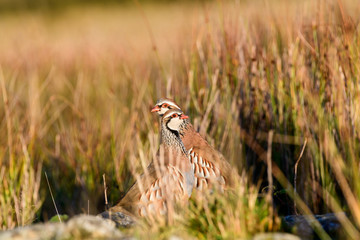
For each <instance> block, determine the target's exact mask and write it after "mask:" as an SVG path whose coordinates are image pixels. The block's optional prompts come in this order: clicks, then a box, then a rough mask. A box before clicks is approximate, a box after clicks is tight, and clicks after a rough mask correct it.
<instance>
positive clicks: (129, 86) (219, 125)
mask: <svg viewBox="0 0 360 240" xmlns="http://www.w3.org/2000/svg"><path fill="white" fill-rule="evenodd" d="M359 10H360V9H359V5H358V4H357V3H356V1H327V2H325V1H320V0H319V1H303V2H301V3H300V2H297V1H271V2H268V1H264V2H263V1H251V2H250V1H249V2H229V3H224V2H222V1H218V2H214V3H207V4H202V5H190V4H188V5H186V4H182V5H180V6H179V5H161V6H158V5H144V6H140V7H134V8H128V7H126V8H121V7H113V8H86V9H81V12H82V13H81V14H79V13H80V9H76V8H73V9H70V10H67V11H64V12H56V14H51V13H49V12H47V13H37V12H23V13H16V15H13V14H8V15H6V14H4V15H2V16H1V19H2V20H1V21H0V29H2V31H3V32H4V33H6V34H5V35H6V36H7V37H6V38H5V37H2V38H0V51H1V53H2V54H1V55H0V66H1V72H0V83H1V91H2V104H0V119H2V120H1V121H0V133H1V136H4V137H3V138H1V139H0V154H1V156H0V180H1V181H0V182H1V184H0V228H1V229H11V228H14V227H16V226H23V225H27V224H30V223H32V222H36V221H46V220H48V219H50V218H51V217H52V216H53V215H55V208H54V205H53V203H52V200H51V197H50V193H49V189H48V186H47V184H46V179H45V176H44V172H46V173H47V174H48V178H49V183H50V185H51V188H52V191H53V195H54V199H55V202H56V205H57V207H58V210H59V212H60V214H68V215H73V214H77V213H82V212H83V213H88V212H89V213H91V214H96V213H98V212H100V211H102V210H103V209H104V202H105V201H104V194H103V193H104V191H103V177H102V176H103V174H105V176H106V184H107V186H108V192H107V193H108V199H109V203H110V204H115V203H116V202H117V201H118V200H119V199H120V198H121V196H123V194H124V193H125V192H126V190H127V189H128V188H129V187H130V186H131V184H132V182H133V180H134V177H133V173H140V172H142V168H143V166H146V165H147V164H148V163H149V160H150V159H151V156H152V152H153V151H154V150H155V151H156V149H157V147H158V141H159V124H158V119H157V118H156V116H153V115H151V114H150V112H149V110H150V107H151V106H153V104H154V103H155V101H156V99H157V98H160V97H163V96H168V97H173V98H175V99H176V101H177V102H178V103H179V104H180V105H181V106H182V108H183V110H184V111H185V112H186V113H187V114H189V115H190V117H191V120H192V122H193V124H194V126H195V127H196V128H197V129H198V130H199V132H200V133H202V134H203V135H204V136H206V138H207V139H208V141H209V142H210V143H211V144H212V145H213V146H215V147H216V148H217V149H219V150H220V151H221V152H223V153H224V155H225V156H226V158H227V159H228V160H229V161H230V162H231V163H232V164H233V165H234V166H235V167H237V168H238V170H239V173H242V176H243V177H242V182H240V183H239V186H238V188H237V189H236V191H235V192H234V193H231V194H228V195H225V196H219V195H215V196H214V195H212V196H207V197H206V198H205V200H204V199H198V198H197V197H194V199H193V200H192V203H191V204H190V207H189V209H188V210H184V211H183V212H181V213H179V216H178V218H177V219H176V220H175V223H174V224H173V225H171V226H168V225H163V224H158V225H150V224H148V223H146V222H144V223H143V225H142V227H140V228H136V229H132V230H129V231H130V232H131V233H132V234H136V235H138V236H149V235H151V236H159V237H166V236H168V234H173V233H175V234H181V235H183V234H185V235H186V236H187V237H193V238H216V239H220V238H229V239H231V238H246V237H249V236H251V235H253V234H254V233H257V232H262V231H277V230H280V231H281V226H280V223H279V216H282V215H287V214H294V213H295V209H294V208H295V207H294V205H295V203H296V207H297V211H298V212H299V213H307V214H310V213H314V214H318V213H319V214H321V213H326V212H346V213H347V215H346V216H344V215H341V216H340V215H339V219H340V222H341V224H342V226H343V229H344V234H345V235H344V237H346V238H349V239H351V238H352V239H356V238H358V237H359V235H360V233H359V230H358V229H359V227H360V200H359V198H360V185H359V184H360V179H359V166H360V161H359V159H360V158H359V155H360V145H359V140H360V119H359V116H360V114H359V109H360V106H359V104H360V85H359V81H360V79H359V70H360V61H359V54H360V51H359V46H360V41H359V37H360V35H359V25H358V22H359V17H358V14H357V13H358V12H359ZM142 11H143V13H144V14H142V13H141V12H142ZM14 14H15V13H14ZM144 23H147V24H148V25H147V26H148V27H147V26H146V24H144ZM151 35H152V36H153V37H152V38H151V37H150V36H151ZM272 133H273V134H272ZM305 141H306V142H307V143H306V146H305V147H304V142H305ZM302 150H303V154H300V153H301V152H302ZM300 155H301V157H299V156H300ZM297 160H299V161H298V166H297V179H296V180H297V181H296V182H297V186H296V193H295V192H294V189H293V187H292V183H294V172H295V170H294V168H295V163H296V162H297ZM270 165H271V171H270V172H268V171H267V166H270ZM270 173H271V174H270ZM272 181H273V187H271V185H272V184H271V182H272ZM272 192H273V193H272ZM200 198H201V197H200ZM272 202H273V203H274V212H273V209H272V207H271V206H272V204H271V203H272ZM272 212H273V214H272ZM272 215H273V217H271V216H272ZM314 228H315V229H317V230H316V231H317V233H318V234H319V235H320V236H321V238H322V239H327V237H328V236H327V235H326V234H325V233H324V232H323V230H322V229H321V227H319V226H314Z"/></svg>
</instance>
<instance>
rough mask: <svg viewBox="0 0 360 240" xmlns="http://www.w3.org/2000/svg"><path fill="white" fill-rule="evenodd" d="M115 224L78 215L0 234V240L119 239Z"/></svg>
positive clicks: (120, 236)
mask: <svg viewBox="0 0 360 240" xmlns="http://www.w3.org/2000/svg"><path fill="white" fill-rule="evenodd" d="M123 237H124V236H123V234H122V233H121V232H120V230H119V229H117V228H116V226H115V223H114V222H112V221H109V220H106V219H102V218H100V217H96V216H89V215H79V216H75V217H73V218H71V219H70V220H69V221H67V222H65V223H64V222H63V223H39V224H34V225H31V226H26V227H18V228H15V229H13V230H10V231H5V232H1V233H0V240H7V239H9V240H10V239H11V240H22V239H24V240H32V239H39V240H47V239H55V240H63V239H85V238H86V239H109V238H111V239H114V238H116V239H121V238H123Z"/></svg>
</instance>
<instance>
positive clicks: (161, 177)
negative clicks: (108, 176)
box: [101, 110, 194, 221]
mask: <svg viewBox="0 0 360 240" xmlns="http://www.w3.org/2000/svg"><path fill="white" fill-rule="evenodd" d="M187 118H188V116H186V115H185V114H184V113H183V112H182V111H181V110H171V111H168V112H167V113H166V114H164V115H163V116H162V118H161V144H160V147H159V151H158V154H157V156H156V158H155V159H154V160H153V161H152V162H151V163H150V164H149V166H148V167H147V168H146V169H145V172H144V173H143V174H142V175H141V176H140V178H139V179H138V181H136V182H135V183H134V184H133V185H132V186H131V187H130V189H129V190H128V192H127V193H126V194H125V196H124V197H123V198H122V199H121V200H120V202H119V203H118V204H117V205H115V206H114V207H112V208H110V209H109V210H108V211H107V212H104V213H102V214H101V216H102V217H104V218H112V219H113V220H114V221H116V220H119V219H120V218H124V217H123V214H124V215H125V216H130V217H131V218H135V219H137V218H139V217H146V216H151V217H152V216H162V215H165V214H166V213H167V212H168V211H169V209H170V208H173V207H174V204H175V202H180V203H181V202H186V201H187V200H188V199H189V198H190V196H191V193H192V189H193V186H194V172H193V170H192V167H191V164H190V161H189V158H188V156H187V152H186V149H185V147H184V144H183V143H182V141H181V138H180V136H179V128H180V125H181V124H183V122H184V121H185V120H186V119H187ZM119 213H120V215H119ZM112 214H113V217H111V215H112ZM119 216H120V217H119Z"/></svg>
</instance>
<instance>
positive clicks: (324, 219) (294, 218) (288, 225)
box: [283, 213, 345, 239]
mask: <svg viewBox="0 0 360 240" xmlns="http://www.w3.org/2000/svg"><path fill="white" fill-rule="evenodd" d="M337 214H345V213H337ZM314 217H315V218H316V219H317V220H318V221H319V223H320V225H321V226H322V228H323V229H324V230H325V232H326V233H327V234H329V235H330V236H331V237H336V236H337V235H339V234H340V231H341V224H340V222H339V220H338V219H337V217H336V215H335V214H334V213H327V214H323V215H314ZM283 225H284V228H285V229H286V230H288V231H292V232H295V233H296V234H297V235H299V236H300V237H301V238H302V239H313V238H314V236H315V233H314V230H313V229H312V227H311V224H310V223H309V221H308V219H307V218H306V217H305V216H303V215H289V216H286V217H284V218H283Z"/></svg>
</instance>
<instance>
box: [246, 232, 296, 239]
mask: <svg viewBox="0 0 360 240" xmlns="http://www.w3.org/2000/svg"><path fill="white" fill-rule="evenodd" d="M253 240H300V238H299V237H298V236H296V235H293V234H290V233H280V232H275V233H259V234H256V235H255V236H254V237H253Z"/></svg>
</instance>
